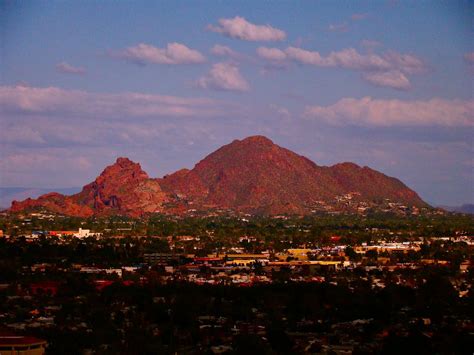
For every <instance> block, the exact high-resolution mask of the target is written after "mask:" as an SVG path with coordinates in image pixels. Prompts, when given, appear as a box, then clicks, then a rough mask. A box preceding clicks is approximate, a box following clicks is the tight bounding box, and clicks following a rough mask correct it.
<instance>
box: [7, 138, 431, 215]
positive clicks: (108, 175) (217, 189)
mask: <svg viewBox="0 0 474 355" xmlns="http://www.w3.org/2000/svg"><path fill="white" fill-rule="evenodd" d="M347 196H349V197H347ZM347 199H349V200H351V201H357V202H358V203H359V202H362V203H365V205H373V204H380V203H382V202H386V200H389V201H390V202H394V203H399V204H404V205H407V206H417V207H424V206H427V205H426V203H425V202H423V201H422V200H421V198H420V197H419V196H418V195H417V194H416V192H414V191H412V190H410V189H409V188H408V187H407V186H405V185H404V184H403V183H402V182H401V181H399V180H397V179H395V178H392V177H388V176H386V175H384V174H382V173H380V172H377V171H375V170H373V169H370V168H368V167H363V168H362V167H359V166H357V165H356V164H353V163H342V164H336V165H334V166H331V167H323V166H318V165H316V164H315V163H314V162H312V161H311V160H309V159H307V158H305V157H303V156H301V155H298V154H296V153H294V152H292V151H290V150H288V149H285V148H282V147H280V146H278V145H276V144H274V143H273V142H272V141H271V140H269V139H268V138H266V137H263V136H253V137H248V138H246V139H243V140H235V141H233V142H232V143H230V144H227V145H225V146H223V147H221V148H219V149H218V150H216V151H215V152H213V153H211V154H209V155H208V156H207V157H205V158H204V159H203V160H201V161H200V162H199V163H197V164H196V166H195V167H194V168H193V169H191V170H188V169H182V170H179V171H177V172H175V173H173V174H171V175H167V176H165V177H163V178H161V179H151V178H149V177H148V175H147V174H146V173H145V172H144V171H143V170H142V169H141V167H140V165H139V164H137V163H134V162H132V161H130V160H129V159H127V158H119V159H117V161H116V163H115V164H113V165H111V166H109V167H107V168H106V169H105V170H104V171H103V172H102V174H101V175H100V176H99V177H98V178H97V179H96V180H95V181H94V182H92V183H90V184H88V185H86V186H84V188H83V189H82V191H81V192H80V193H78V194H75V195H72V196H64V195H60V194H47V195H44V196H41V197H40V198H38V199H37V200H31V199H28V200H25V201H23V202H14V203H13V204H12V208H11V211H21V210H24V209H28V208H32V207H40V206H42V207H45V208H47V209H50V210H53V211H56V212H61V213H65V214H71V215H80V216H90V215H97V214H98V215H110V214H126V215H132V216H138V215H141V214H143V213H147V212H167V213H182V212H184V211H186V210H188V209H195V210H207V209H209V208H219V209H232V210H234V211H243V212H248V213H263V214H281V213H290V214H293V213H295V214H307V213H310V212H311V211H312V210H313V208H314V206H316V205H318V206H320V205H324V206H326V207H327V209H328V210H340V209H344V210H347V208H349V207H351V206H352V207H351V208H352V209H354V206H355V205H354V204H352V205H351V204H350V203H348V202H347ZM341 201H343V202H341ZM344 201H346V202H344ZM348 206H349V207H348Z"/></svg>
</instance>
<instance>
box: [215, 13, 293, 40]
mask: <svg viewBox="0 0 474 355" xmlns="http://www.w3.org/2000/svg"><path fill="white" fill-rule="evenodd" d="M218 22H219V24H218V25H217V26H214V25H208V26H207V29H208V30H210V31H212V32H216V33H221V34H223V35H225V36H227V37H232V38H238V39H241V40H244V41H282V40H284V39H285V38H286V33H285V32H284V31H282V30H279V29H277V28H274V27H272V26H270V25H255V24H253V23H250V22H248V21H247V20H246V19H245V18H243V17H240V16H235V17H234V18H221V19H219V21H218Z"/></svg>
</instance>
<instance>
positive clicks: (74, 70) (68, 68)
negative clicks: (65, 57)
mask: <svg viewBox="0 0 474 355" xmlns="http://www.w3.org/2000/svg"><path fill="white" fill-rule="evenodd" d="M56 70H57V71H58V72H60V73H64V74H77V75H84V74H85V73H86V70H85V69H84V68H81V67H75V66H73V65H71V64H68V63H66V62H61V63H58V64H56Z"/></svg>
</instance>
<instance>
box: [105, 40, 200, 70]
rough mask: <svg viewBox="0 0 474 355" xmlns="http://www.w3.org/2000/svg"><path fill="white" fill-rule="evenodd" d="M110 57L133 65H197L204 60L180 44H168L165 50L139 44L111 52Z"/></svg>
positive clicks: (195, 51)
mask: <svg viewBox="0 0 474 355" xmlns="http://www.w3.org/2000/svg"><path fill="white" fill-rule="evenodd" d="M111 56H112V57H117V58H121V59H124V60H126V61H129V62H132V63H135V64H141V65H145V64H172V65H176V64H199V63H204V62H205V61H206V58H205V57H204V56H203V55H202V54H201V53H200V52H199V51H197V50H194V49H191V48H188V47H187V46H185V45H184V44H181V43H176V42H173V43H168V44H167V46H166V48H158V47H155V46H152V45H150V44H145V43H140V44H138V45H136V46H133V47H128V48H126V49H124V50H122V51H119V52H112V53H111Z"/></svg>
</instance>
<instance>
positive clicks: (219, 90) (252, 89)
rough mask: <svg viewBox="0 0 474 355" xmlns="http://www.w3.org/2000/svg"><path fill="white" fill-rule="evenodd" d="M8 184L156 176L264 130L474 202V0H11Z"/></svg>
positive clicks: (317, 154)
mask: <svg viewBox="0 0 474 355" xmlns="http://www.w3.org/2000/svg"><path fill="white" fill-rule="evenodd" d="M0 6H1V7H0V31H1V32H0V35H1V37H0V41H1V46H2V47H1V50H0V52H1V58H0V59H1V66H0V74H1V75H0V107H1V111H0V115H1V117H0V125H1V126H0V127H1V132H0V149H1V151H0V154H1V156H0V158H1V160H0V186H3V187H7V186H10V187H11V186H31V187H70V186H82V185H84V184H86V183H87V182H89V181H90V180H92V179H93V178H94V177H95V176H96V175H97V174H98V173H99V172H100V171H101V170H102V168H103V167H104V166H105V165H107V164H110V163H111V162H113V160H114V159H115V158H116V157H117V156H128V157H130V158H131V159H133V160H136V161H138V162H140V163H141V164H142V167H143V168H144V169H145V170H146V171H147V172H148V173H149V174H150V175H151V176H162V175H164V174H167V173H171V172H173V171H175V170H177V169H180V168H182V167H188V168H192V166H193V165H194V164H195V163H196V162H197V161H198V160H200V159H202V158H203V157H204V156H205V155H207V154H208V153H210V152H212V151H213V150H215V149H216V148H218V147H220V146H221V145H223V144H226V143H228V142H230V141H232V140H233V139H236V138H237V139H238V138H243V137H246V136H249V135H254V134H264V135H266V136H268V137H269V138H271V139H272V140H273V141H274V142H275V143H277V144H279V145H281V146H284V147H287V148H289V149H292V150H294V151H295V152H297V153H299V154H302V155H305V156H307V157H308V158H310V159H312V160H313V161H315V162H316V163H317V164H319V165H332V164H335V163H338V162H341V161H353V162H355V163H357V164H359V165H368V166H370V167H372V168H375V169H378V170H380V171H382V172H384V173H386V174H388V175H391V176H395V177H398V178H400V179H401V180H402V181H404V182H405V183H406V184H407V185H408V186H410V187H412V188H414V189H415V190H416V191H417V192H419V193H420V195H421V196H422V197H423V198H424V199H426V200H427V201H429V202H431V203H435V204H461V203H466V202H474V186H473V181H474V180H473V167H474V159H473V156H474V155H473V151H474V147H473V139H472V137H473V133H474V132H473V125H474V113H473V108H474V102H473V97H472V94H473V78H474V43H473V41H472V38H473V15H472V14H473V13H474V11H473V10H474V9H473V5H472V3H469V2H468V1H464V2H456V1H449V2H447V1H445V2H435V1H429V2H428V1H424V2H411V1H410V2H407V1H387V2H385V1H368V2H363V1H337V2H333V1H319V2H314V1H311V2H310V1H307V2H305V1H301V2H289V1H288V2H272V3H269V2H251V1H242V2H226V1H219V2H218V1H193V2H184V1H173V2H171V1H166V2H149V1H145V2H140V1H134V2H125V1H124V2H115V1H114V2H113V1H101V2H98V1H82V2H73V1H62V2H52V1H48V2H46V1H42V2H40V1H35V2H33V1H31V2H29V1H25V2H22V3H19V2H14V1H6V2H3V3H2V5H0Z"/></svg>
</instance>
